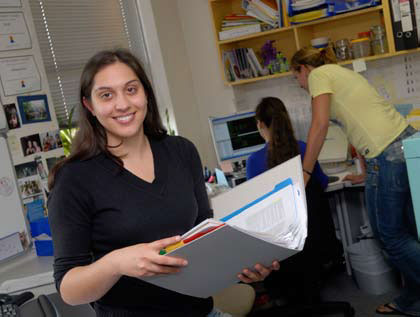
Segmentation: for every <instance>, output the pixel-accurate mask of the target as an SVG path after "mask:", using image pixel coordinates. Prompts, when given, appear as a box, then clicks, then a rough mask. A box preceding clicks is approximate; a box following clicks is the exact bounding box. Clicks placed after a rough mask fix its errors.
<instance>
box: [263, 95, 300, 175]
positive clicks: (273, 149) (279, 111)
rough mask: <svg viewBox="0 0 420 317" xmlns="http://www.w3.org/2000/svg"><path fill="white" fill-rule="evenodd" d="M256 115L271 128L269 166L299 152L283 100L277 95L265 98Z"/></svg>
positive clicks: (277, 163) (275, 164)
mask: <svg viewBox="0 0 420 317" xmlns="http://www.w3.org/2000/svg"><path fill="white" fill-rule="evenodd" d="M255 117H256V119H257V120H258V121H261V122H263V123H264V124H265V126H266V127H267V128H268V129H269V133H270V141H269V143H268V156H267V167H268V168H272V167H274V166H277V165H279V164H281V163H283V162H285V161H287V160H289V159H291V158H292V157H295V156H296V155H298V154H299V146H298V143H297V140H296V138H295V134H294V131H293V127H292V123H291V121H290V117H289V114H288V113H287V109H286V107H285V106H284V104H283V102H282V101H281V100H280V99H278V98H275V97H266V98H263V99H262V100H261V101H260V103H259V104H258V106H257V109H256V110H255Z"/></svg>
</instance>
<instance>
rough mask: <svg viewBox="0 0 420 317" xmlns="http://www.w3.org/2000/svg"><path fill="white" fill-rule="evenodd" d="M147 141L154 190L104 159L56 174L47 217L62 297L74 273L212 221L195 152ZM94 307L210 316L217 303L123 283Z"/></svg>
mask: <svg viewBox="0 0 420 317" xmlns="http://www.w3.org/2000/svg"><path fill="white" fill-rule="evenodd" d="M149 141H150V144H151V148H152V153H153V160H154V166H155V180H154V181H153V182H152V183H148V182H146V181H143V180H142V179H140V178H138V177H137V176H135V175H134V174H132V173H130V172H129V171H128V170H126V169H124V168H121V167H120V166H119V165H118V164H117V163H116V162H114V161H113V160H111V159H110V158H108V157H107V156H106V155H104V154H101V155H98V156H96V157H93V158H91V159H89V160H85V161H78V162H71V163H68V164H66V165H64V166H63V167H62V169H61V170H60V171H59V173H58V174H57V176H56V182H55V186H54V188H53V190H52V191H51V194H50V197H49V199H48V211H49V221H50V225H51V231H52V237H53V242H54V255H55V263H54V277H55V280H56V286H57V289H58V290H59V288H60V283H61V281H62V279H63V277H64V275H65V274H66V273H67V272H68V271H69V270H70V269H72V268H74V267H77V266H83V265H88V264H90V263H92V262H93V261H96V260H97V259H99V258H101V257H102V256H104V255H105V254H107V253H109V252H111V251H113V250H116V249H119V248H124V247H127V246H131V245H134V244H138V243H147V242H152V241H155V240H158V239H162V238H165V237H170V236H174V235H178V234H183V233H185V232H186V231H188V230H189V229H191V228H192V227H193V226H195V225H196V224H198V223H200V222H201V221H203V220H204V219H206V218H209V217H212V210H211V209H210V206H209V201H208V198H207V194H206V189H205V183H204V178H203V173H202V166H201V161H200V158H199V155H198V152H197V150H196V148H195V147H194V145H193V144H192V143H191V142H190V141H188V140H186V139H185V138H182V137H171V136H167V137H164V138H163V139H162V140H153V139H150V138H149ZM210 269H211V268H209V270H210ZM205 282H206V281H203V283H205ZM95 305H96V307H98V308H100V310H103V311H108V312H109V313H104V314H99V315H102V316H134V315H135V316H178V314H179V315H180V316H181V315H182V316H206V314H207V313H208V312H209V311H211V309H212V306H213V302H212V299H211V298H208V299H201V298H195V297H190V296H186V295H182V294H179V293H175V292H172V291H169V290H166V289H163V288H160V287H157V286H154V285H151V284H149V283H146V282H144V281H142V280H139V279H136V278H132V277H127V276H123V277H121V279H120V280H119V281H118V282H117V283H116V284H115V285H114V286H113V287H112V288H111V289H110V290H109V291H108V293H106V294H105V295H104V296H103V297H102V298H101V299H100V300H98V301H97V302H96V303H95ZM123 311H127V312H128V311H131V312H132V313H134V315H132V313H131V314H128V313H127V314H126V315H125V314H124V313H123ZM112 312H115V313H112ZM118 312H119V313H118Z"/></svg>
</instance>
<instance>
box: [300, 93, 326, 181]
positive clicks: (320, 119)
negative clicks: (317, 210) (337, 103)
mask: <svg viewBox="0 0 420 317" xmlns="http://www.w3.org/2000/svg"><path fill="white" fill-rule="evenodd" d="M329 116H330V94H322V95H319V96H317V97H314V98H312V121H311V127H310V129H309V134H308V140H307V147H306V153H305V158H304V159H303V170H304V171H307V172H310V173H312V171H313V169H314V166H315V163H316V161H317V159H318V156H319V152H321V148H322V145H323V144H324V140H325V137H326V135H327V132H328V124H329ZM307 172H304V173H303V175H304V180H305V185H306V184H307V183H308V181H309V178H310V175H309V174H308V173H307Z"/></svg>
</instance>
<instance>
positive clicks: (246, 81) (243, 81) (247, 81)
mask: <svg viewBox="0 0 420 317" xmlns="http://www.w3.org/2000/svg"><path fill="white" fill-rule="evenodd" d="M416 52H420V47H419V48H414V49H412V50H405V51H398V52H396V53H386V54H380V55H372V56H367V57H364V58H360V59H363V60H364V61H366V62H370V61H374V60H378V59H384V58H390V57H394V56H401V55H406V54H412V53H416ZM353 61H355V60H354V59H351V60H348V61H343V62H339V63H337V64H338V65H349V64H351V63H353ZM292 74H293V73H292V72H286V73H280V74H273V75H268V76H261V77H256V78H249V79H241V80H237V81H232V82H225V84H226V85H228V86H238V85H244V84H250V83H254V82H257V81H261V80H268V79H275V78H281V77H286V76H291V75H292Z"/></svg>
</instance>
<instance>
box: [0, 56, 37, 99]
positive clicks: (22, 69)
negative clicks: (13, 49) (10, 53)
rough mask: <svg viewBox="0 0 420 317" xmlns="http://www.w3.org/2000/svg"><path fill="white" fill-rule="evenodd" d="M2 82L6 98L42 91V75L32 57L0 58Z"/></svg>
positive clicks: (0, 77) (0, 79) (0, 78)
mask: <svg viewBox="0 0 420 317" xmlns="http://www.w3.org/2000/svg"><path fill="white" fill-rule="evenodd" d="M0 81H1V85H2V87H3V91H4V95H5V96H6V97H7V96H15V95H20V94H24V93H28V92H32V91H39V90H41V75H40V73H39V70H38V67H37V65H36V63H35V58H34V57H33V56H32V55H28V56H18V57H3V58H0Z"/></svg>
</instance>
